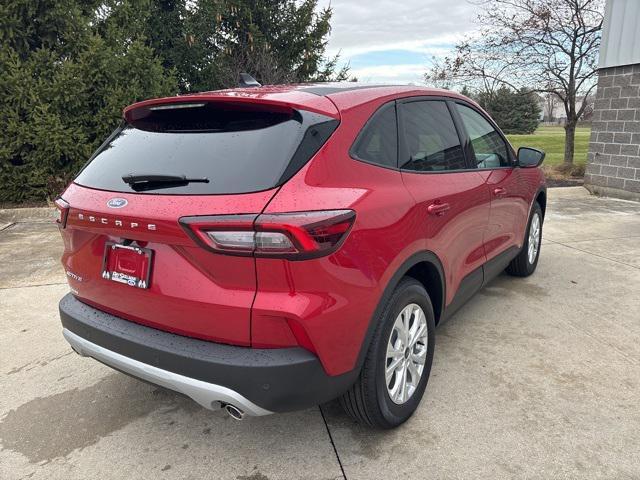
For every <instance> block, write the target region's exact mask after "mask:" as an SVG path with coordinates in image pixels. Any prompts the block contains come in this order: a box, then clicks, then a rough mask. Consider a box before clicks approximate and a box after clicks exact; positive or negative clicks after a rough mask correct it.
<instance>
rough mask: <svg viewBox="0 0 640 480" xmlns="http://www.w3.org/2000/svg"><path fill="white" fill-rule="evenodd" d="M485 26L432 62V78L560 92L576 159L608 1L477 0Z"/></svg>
mask: <svg viewBox="0 0 640 480" xmlns="http://www.w3.org/2000/svg"><path fill="white" fill-rule="evenodd" d="M473 3H474V4H476V5H477V6H479V7H480V8H481V9H482V13H480V14H479V15H478V22H479V25H480V27H481V28H480V31H479V32H478V33H477V34H476V35H474V36H473V37H472V38H468V39H466V40H465V41H463V42H461V43H460V44H458V45H457V46H456V51H455V55H454V56H452V57H450V58H445V59H444V60H442V61H439V62H435V63H434V65H433V67H432V68H431V69H430V70H429V71H428V72H427V74H426V75H425V79H426V80H427V82H430V83H437V82H439V83H443V82H449V84H454V83H457V84H466V85H469V84H472V85H474V86H476V87H477V88H479V89H481V90H483V91H487V92H489V93H490V92H493V91H495V90H496V89H497V88H499V87H500V86H503V85H506V86H509V87H511V88H514V89H516V90H517V89H519V88H521V87H526V88H529V89H531V90H533V91H537V92H540V93H547V94H550V95H552V96H555V97H556V98H557V99H559V101H561V102H562V104H563V106H564V110H565V114H566V117H567V120H566V123H565V132H566V142H565V152H564V162H565V163H566V164H571V163H573V154H574V149H575V148H574V146H575V129H576V125H577V123H578V120H579V119H580V117H581V116H582V114H583V113H584V111H585V109H586V108H587V107H588V100H587V98H588V97H589V94H590V93H591V91H592V90H593V89H594V88H595V85H596V79H595V76H596V72H597V55H598V50H599V47H600V38H601V30H602V21H603V10H604V1H603V0H478V1H476V2H473Z"/></svg>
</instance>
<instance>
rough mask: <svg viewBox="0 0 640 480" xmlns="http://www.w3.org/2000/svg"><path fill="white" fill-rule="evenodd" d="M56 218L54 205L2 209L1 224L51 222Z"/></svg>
mask: <svg viewBox="0 0 640 480" xmlns="http://www.w3.org/2000/svg"><path fill="white" fill-rule="evenodd" d="M55 218H56V209H55V208H54V207H35V208H2V209H0V226H2V225H5V224H6V225H10V224H12V223H19V222H50V221H53V220H54V219H55ZM6 225H5V226H6Z"/></svg>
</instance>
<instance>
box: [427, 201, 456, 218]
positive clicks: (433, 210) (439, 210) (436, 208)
mask: <svg viewBox="0 0 640 480" xmlns="http://www.w3.org/2000/svg"><path fill="white" fill-rule="evenodd" d="M450 208H451V206H450V205H449V204H448V203H432V204H431V205H429V206H428V207H427V212H429V215H436V216H438V217H441V216H442V215H444V214H445V213H446V212H447V210H449V209H450Z"/></svg>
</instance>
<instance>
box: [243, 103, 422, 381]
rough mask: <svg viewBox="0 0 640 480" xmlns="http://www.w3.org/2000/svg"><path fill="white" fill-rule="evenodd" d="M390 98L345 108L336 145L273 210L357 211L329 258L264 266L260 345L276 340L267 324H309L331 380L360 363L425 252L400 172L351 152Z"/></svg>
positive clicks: (255, 329) (255, 327) (257, 328)
mask: <svg viewBox="0 0 640 480" xmlns="http://www.w3.org/2000/svg"><path fill="white" fill-rule="evenodd" d="M385 101H386V100H384V99H379V100H377V101H375V102H371V103H369V104H365V105H363V106H361V107H358V108H353V109H346V110H345V111H343V112H342V120H341V124H340V126H339V127H338V129H337V130H336V132H334V134H333V136H332V138H331V140H330V141H329V142H327V143H326V144H325V146H324V147H323V148H322V149H321V150H320V151H319V152H318V154H317V155H316V157H315V158H314V159H313V160H312V161H311V162H310V163H309V164H308V165H307V166H306V167H304V168H303V169H302V170H301V171H300V172H299V173H298V175H296V176H295V177H294V178H292V179H291V180H290V181H289V182H287V183H286V184H285V185H283V186H282V188H281V190H280V191H279V192H278V194H277V195H276V196H275V197H274V199H273V200H272V201H271V202H270V203H269V205H268V206H267V208H266V210H265V212H268V213H271V212H290V211H303V210H321V209H343V208H352V209H354V210H355V211H356V212H357V216H356V220H355V224H354V226H353V228H352V230H351V232H350V234H349V236H348V238H347V239H346V241H345V243H344V244H343V245H342V246H341V248H340V249H339V250H338V251H337V252H336V253H334V254H332V255H330V256H328V257H324V258H320V259H317V260H311V261H300V262H295V261H287V260H276V259H264V258H260V259H257V262H256V271H257V281H258V292H257V294H256V300H255V302H254V306H253V313H252V341H253V344H254V345H255V346H260V345H262V346H265V344H263V343H262V340H263V339H264V340H267V341H268V340H269V339H268V338H266V337H265V336H263V337H262V338H260V336H261V332H264V331H266V330H267V329H265V328H262V327H261V325H267V324H268V323H278V322H279V323H284V322H288V323H289V324H293V330H294V331H295V330H296V328H297V327H301V328H302V329H303V331H304V334H305V335H307V336H308V339H309V341H310V344H311V345H313V348H314V350H315V351H316V353H317V354H318V356H319V358H320V360H321V362H322V364H323V366H324V368H325V369H326V371H327V373H329V374H331V375H337V374H340V373H344V372H346V371H349V370H351V369H352V368H353V367H354V366H355V363H356V360H357V357H358V354H359V353H360V346H361V345H362V342H363V339H364V337H365V334H366V331H367V328H368V326H369V322H370V320H371V317H372V315H373V313H374V310H375V308H376V307H377V305H378V302H379V300H380V297H381V295H382V292H383V291H384V288H385V287H386V285H387V283H388V282H389V281H390V279H391V277H392V276H393V274H394V273H395V271H396V270H397V269H398V268H399V267H400V265H401V264H402V263H403V261H404V260H405V259H406V258H408V257H409V256H410V255H411V254H412V253H414V252H415V251H418V250H424V237H423V236H421V235H420V232H422V228H423V225H421V224H420V219H419V218H417V217H416V216H415V209H414V208H413V207H414V204H415V202H414V200H413V198H412V197H411V195H410V194H409V192H408V191H407V190H406V188H405V187H404V184H403V183H402V177H401V175H400V173H399V172H398V171H396V170H393V169H386V168H381V167H378V166H374V165H369V164H366V163H363V162H360V161H357V160H354V159H352V158H350V157H349V155H348V151H349V148H350V146H351V144H352V142H353V140H354V139H355V137H356V136H357V134H358V132H359V131H360V129H361V128H362V126H363V125H364V124H365V122H366V121H367V119H368V118H369V117H370V116H371V114H372V113H373V112H374V111H375V110H376V109H377V108H378V107H379V106H380V105H381V104H383V103H385ZM292 307H293V308H292ZM276 319H277V320H276ZM271 332H272V333H273V332H274V330H271ZM274 340H276V339H272V341H274Z"/></svg>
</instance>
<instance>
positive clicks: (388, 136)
mask: <svg viewBox="0 0 640 480" xmlns="http://www.w3.org/2000/svg"><path fill="white" fill-rule="evenodd" d="M352 153H353V155H354V156H355V157H356V158H358V159H360V160H364V161H366V162H371V163H376V164H378V165H384V166H386V167H394V168H396V167H397V166H398V162H397V157H398V129H397V125H396V108H395V104H389V105H385V106H384V107H382V108H381V109H380V110H378V111H377V112H376V113H375V114H374V115H373V117H371V120H370V121H369V122H367V124H366V125H365V127H364V128H363V130H362V132H361V133H360V135H359V136H358V139H357V140H356V143H355V144H354V147H353V151H352Z"/></svg>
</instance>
